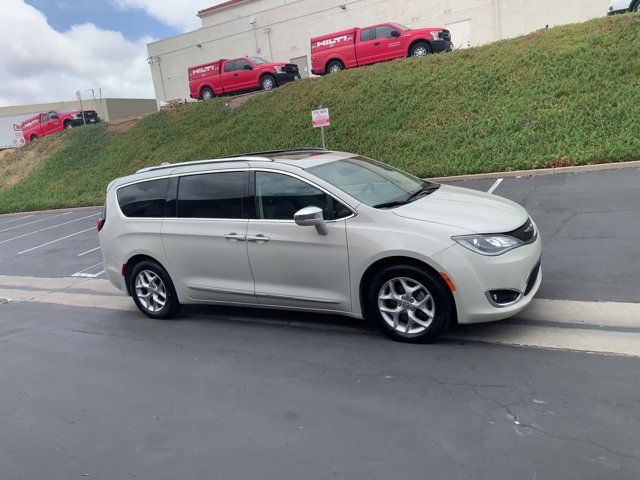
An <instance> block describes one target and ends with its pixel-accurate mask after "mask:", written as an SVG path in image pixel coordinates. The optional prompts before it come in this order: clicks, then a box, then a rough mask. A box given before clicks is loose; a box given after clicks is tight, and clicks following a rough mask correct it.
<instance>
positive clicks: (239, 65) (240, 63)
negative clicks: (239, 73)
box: [236, 60, 251, 70]
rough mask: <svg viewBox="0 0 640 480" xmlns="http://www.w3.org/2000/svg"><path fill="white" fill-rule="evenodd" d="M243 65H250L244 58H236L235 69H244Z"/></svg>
mask: <svg viewBox="0 0 640 480" xmlns="http://www.w3.org/2000/svg"><path fill="white" fill-rule="evenodd" d="M245 65H249V66H251V64H250V63H249V62H247V61H246V60H236V70H244V67H245Z"/></svg>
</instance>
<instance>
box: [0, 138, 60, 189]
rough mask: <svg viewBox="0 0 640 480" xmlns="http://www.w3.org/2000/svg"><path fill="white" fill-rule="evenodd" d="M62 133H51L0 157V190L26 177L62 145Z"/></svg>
mask: <svg viewBox="0 0 640 480" xmlns="http://www.w3.org/2000/svg"><path fill="white" fill-rule="evenodd" d="M61 137H62V135H51V136H49V137H47V138H42V139H40V140H37V141H35V142H32V143H30V144H28V145H25V146H24V147H20V148H16V149H14V150H11V151H10V152H9V153H8V154H4V155H2V156H1V157H0V190H2V189H4V188H8V187H12V186H14V185H15V184H17V183H18V182H19V181H20V180H22V179H23V178H26V177H27V176H28V175H29V174H30V173H31V172H32V171H33V170H34V169H35V168H37V167H38V166H39V165H40V164H41V163H42V162H43V160H44V159H45V158H47V157H48V156H50V155H52V154H53V153H55V152H56V151H57V150H58V149H59V148H60V147H61V146H62V138H61Z"/></svg>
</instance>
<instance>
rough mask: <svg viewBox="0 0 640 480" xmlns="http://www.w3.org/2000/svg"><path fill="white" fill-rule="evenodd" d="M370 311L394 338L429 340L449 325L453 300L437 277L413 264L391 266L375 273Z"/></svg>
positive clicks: (368, 300) (368, 305)
mask: <svg viewBox="0 0 640 480" xmlns="http://www.w3.org/2000/svg"><path fill="white" fill-rule="evenodd" d="M366 311H367V313H368V315H369V316H370V317H372V319H373V320H375V322H376V323H377V324H378V326H379V328H380V329H381V330H382V331H384V332H385V333H386V334H387V335H389V336H390V337H391V338H393V339H394V340H399V341H403V342H412V343H426V342H431V341H433V340H435V339H436V338H437V337H438V336H439V335H440V334H441V333H442V332H444V331H445V329H446V328H447V327H448V325H449V323H450V321H451V317H452V306H451V301H450V300H449V297H448V295H447V292H446V291H445V289H444V287H443V285H442V283H441V282H440V281H439V280H438V279H437V278H435V276H434V275H433V274H432V273H430V272H428V271H426V270H423V269H421V268H418V267H415V266H412V265H401V266H389V267H386V268H385V269H383V270H381V271H380V272H378V273H377V274H376V275H374V277H373V279H372V282H371V283H370V286H369V290H368V292H367V297H366Z"/></svg>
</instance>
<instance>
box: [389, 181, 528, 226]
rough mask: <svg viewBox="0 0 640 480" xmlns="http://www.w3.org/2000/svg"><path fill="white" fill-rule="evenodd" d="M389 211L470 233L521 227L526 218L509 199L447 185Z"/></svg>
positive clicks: (523, 212) (519, 208) (518, 207)
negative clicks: (462, 229) (465, 230)
mask: <svg viewBox="0 0 640 480" xmlns="http://www.w3.org/2000/svg"><path fill="white" fill-rule="evenodd" d="M392 211H393V212H394V213H395V214H396V215H398V216H400V217H405V218H412V219H414V220H422V221H425V222H433V223H440V224H443V225H451V226H453V227H458V228H464V229H467V230H470V231H471V232H473V233H505V232H510V231H512V230H515V229H516V228H519V227H521V226H522V225H524V223H525V222H526V221H527V218H528V214H527V211H526V210H525V209H524V208H523V207H521V206H520V205H518V204H517V203H514V202H512V201H511V200H507V199H506V198H502V197H498V196H497V195H491V194H488V193H484V192H479V191H477V190H470V189H468V188H460V187H450V186H448V185H442V186H441V187H440V189H439V190H437V191H436V192H434V193H432V194H431V195H427V196H426V197H423V198H421V199H419V200H416V201H415V202H412V203H409V204H407V205H402V206H400V207H397V208H394V209H393V210H392Z"/></svg>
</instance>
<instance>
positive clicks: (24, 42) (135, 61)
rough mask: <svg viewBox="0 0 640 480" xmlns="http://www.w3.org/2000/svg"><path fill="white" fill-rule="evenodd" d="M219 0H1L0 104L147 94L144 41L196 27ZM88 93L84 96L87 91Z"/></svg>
mask: <svg viewBox="0 0 640 480" xmlns="http://www.w3.org/2000/svg"><path fill="white" fill-rule="evenodd" d="M221 2H222V0H0V11H1V12H2V14H1V15H0V45H2V46H3V47H2V49H0V106H9V105H25V104H31V103H41V102H55V101H60V100H72V99H74V98H75V92H76V90H89V89H94V90H95V92H96V96H97V92H98V89H100V88H101V89H102V96H103V97H123V98H154V92H153V84H152V82H151V71H150V69H149V65H148V63H147V48H146V44H147V43H149V42H152V41H155V40H160V39H162V38H166V37H169V36H172V35H178V34H180V33H183V32H187V31H191V30H195V29H197V28H198V27H200V25H201V22H200V19H199V18H198V17H197V16H196V13H197V11H198V10H202V9H203V8H207V7H210V6H212V5H215V4H217V3H221ZM87 95H90V93H87Z"/></svg>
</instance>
